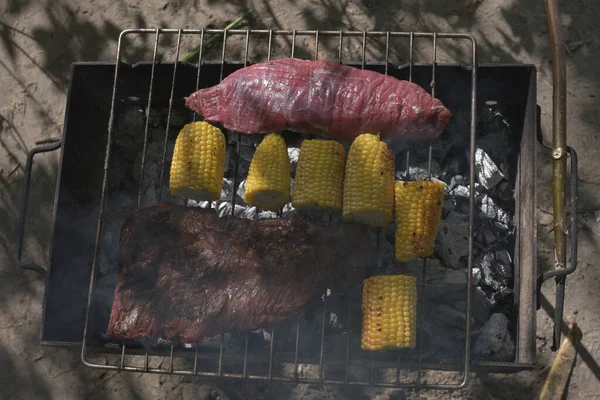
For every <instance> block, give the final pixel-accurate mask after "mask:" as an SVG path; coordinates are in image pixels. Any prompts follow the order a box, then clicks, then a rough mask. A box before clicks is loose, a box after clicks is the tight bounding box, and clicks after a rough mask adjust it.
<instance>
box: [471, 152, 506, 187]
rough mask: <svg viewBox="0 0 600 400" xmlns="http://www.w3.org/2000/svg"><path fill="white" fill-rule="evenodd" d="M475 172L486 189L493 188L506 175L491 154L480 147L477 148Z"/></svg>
mask: <svg viewBox="0 0 600 400" xmlns="http://www.w3.org/2000/svg"><path fill="white" fill-rule="evenodd" d="M475 173H476V174H477V180H478V182H479V183H480V184H481V185H482V186H483V187H485V188H486V189H491V188H493V187H495V186H496V185H497V184H499V183H500V181H502V179H504V175H503V174H502V172H501V171H500V169H499V168H498V166H497V165H496V164H495V163H494V161H492V159H491V158H490V156H489V155H488V154H487V153H486V152H485V151H483V150H482V149H480V148H477V149H476V150H475Z"/></svg>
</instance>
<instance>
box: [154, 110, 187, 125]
mask: <svg viewBox="0 0 600 400" xmlns="http://www.w3.org/2000/svg"><path fill="white" fill-rule="evenodd" d="M160 118H161V119H162V120H163V121H167V120H169V126H171V127H175V128H182V127H183V126H184V125H185V124H187V121H186V119H187V116H186V115H184V114H182V113H181V112H179V111H178V110H175V109H173V110H171V118H170V119H169V109H164V110H162V111H161V112H160Z"/></svg>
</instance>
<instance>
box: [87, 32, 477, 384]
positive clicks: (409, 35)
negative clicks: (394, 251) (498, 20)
mask: <svg viewBox="0 0 600 400" xmlns="http://www.w3.org/2000/svg"><path fill="white" fill-rule="evenodd" d="M130 34H154V39H155V40H154V49H153V59H152V70H151V75H150V82H149V94H148V107H147V109H146V121H145V129H144V143H143V149H142V161H141V170H140V187H139V191H138V206H139V205H140V204H141V196H142V189H143V186H142V185H143V180H144V167H145V161H146V160H145V158H146V149H147V144H148V143H147V142H148V129H149V119H150V108H151V107H150V106H151V104H152V91H153V87H154V76H155V75H154V73H155V66H156V64H157V55H158V42H159V38H160V36H161V35H177V48H176V54H177V56H176V60H178V59H179V51H180V46H181V38H182V35H188V34H190V35H199V36H200V46H199V53H198V65H197V76H196V89H198V88H199V86H200V74H201V69H202V65H203V64H204V60H203V57H204V55H203V51H204V42H205V35H206V34H208V35H223V45H222V48H221V61H220V75H219V78H220V79H221V80H222V79H223V77H224V74H225V72H224V71H225V64H226V63H227V62H229V60H227V57H226V55H227V53H226V52H227V38H228V36H231V35H234V36H240V35H244V36H245V52H244V56H243V65H244V66H247V65H248V59H249V57H250V52H249V42H250V36H251V35H268V52H267V59H268V60H271V58H272V54H273V53H272V52H273V49H272V48H273V36H287V37H290V36H291V56H292V57H294V55H295V47H296V39H297V37H298V36H313V37H314V38H315V51H314V59H315V60H318V58H319V41H320V37H332V36H333V37H337V38H338V42H339V47H338V54H337V58H338V61H339V62H342V59H343V40H344V37H358V38H361V39H362V49H361V56H362V57H361V61H360V67H361V69H365V68H366V66H367V61H366V49H367V39H368V38H385V65H384V68H385V73H386V74H387V73H388V68H389V62H390V59H389V52H390V46H391V40H392V39H393V38H406V39H408V41H409V53H410V54H409V63H408V64H409V65H408V74H409V76H408V78H409V80H410V81H412V79H413V67H414V39H415V38H429V39H431V40H432V42H433V62H432V79H431V93H432V95H433V96H435V82H436V79H435V78H436V63H437V59H436V58H437V41H438V39H439V38H449V39H466V40H470V41H471V43H472V64H471V68H472V70H471V83H472V91H471V130H470V146H471V149H470V154H471V157H470V158H471V165H470V167H471V171H470V184H471V187H474V181H475V173H474V152H475V150H474V149H475V127H476V82H477V73H476V72H477V68H476V43H475V40H474V39H473V38H472V37H471V36H470V35H465V34H457V33H440V34H436V33H416V32H415V33H413V32H384V31H371V32H367V31H317V30H289V31H288V30H219V29H201V30H192V29H130V30H126V31H123V32H122V33H121V36H120V37H119V42H118V46H117V59H116V61H117V62H116V65H115V80H114V84H113V96H112V103H111V113H110V119H109V129H108V144H107V148H106V157H105V166H104V178H103V185H102V195H101V202H100V211H99V216H98V225H97V232H96V243H95V247H94V258H93V262H92V271H91V276H90V289H89V293H88V307H87V312H86V325H85V327H84V335H83V346H82V353H81V356H82V360H83V362H84V364H86V365H87V366H90V367H95V368H103V369H110V370H125V371H136V372H150V373H171V374H178V375H200V376H207V377H211V376H213V377H217V376H218V377H230V378H246V379H255V380H273V381H282V382H289V381H292V380H293V381H295V382H301V383H320V384H322V383H326V384H347V385H352V386H379V387H406V388H430V389H458V388H462V387H464V386H465V385H466V383H467V378H468V377H467V375H468V371H469V367H470V331H471V323H470V316H471V309H472V304H471V301H472V299H471V298H472V296H471V281H472V275H471V274H472V264H473V222H474V221H473V219H474V217H473V213H474V195H473V193H471V194H470V199H469V212H470V214H469V258H468V277H467V280H468V282H467V285H468V289H469V290H467V322H466V339H465V359H464V363H463V365H462V370H463V380H462V381H461V382H460V383H458V384H430V383H427V384H423V383H422V382H421V380H422V379H421V378H422V369H423V358H422V357H423V354H422V353H423V340H422V338H423V319H424V312H423V307H424V296H425V291H426V290H425V289H426V286H425V285H426V284H425V281H426V270H427V260H423V271H422V274H423V275H422V276H423V280H422V283H421V298H420V301H421V305H420V308H421V312H420V313H419V314H421V319H420V325H419V330H420V344H419V354H418V364H417V366H418V368H417V378H416V380H415V381H412V382H402V381H401V369H400V367H401V365H402V362H401V356H398V357H397V358H396V362H395V364H396V371H395V372H396V373H395V382H393V383H388V382H379V381H377V380H376V374H375V365H376V363H375V354H374V353H371V361H370V364H371V365H370V367H371V369H370V377H369V378H368V379H367V380H365V381H362V380H359V381H357V380H354V379H351V378H350V373H349V371H350V360H351V357H350V356H351V353H352V351H351V335H352V331H351V328H350V327H349V328H348V336H347V341H346V351H345V359H344V360H343V361H340V362H343V368H344V378H343V380H339V379H337V380H336V379H327V378H326V377H325V346H324V341H325V323H326V317H327V304H326V303H327V300H326V299H327V296H324V297H323V299H324V304H323V314H322V321H321V324H322V326H321V338H320V354H319V376H318V379H314V378H300V377H299V373H298V366H299V360H300V357H299V350H300V347H299V345H300V336H301V332H300V331H301V329H300V323H301V322H300V321H299V320H298V321H297V323H296V338H295V351H294V355H293V360H294V361H293V365H294V369H293V377H291V378H290V377H281V376H275V375H274V370H273V363H274V359H275V357H276V353H277V352H276V351H275V343H274V337H275V330H274V329H271V339H270V342H269V357H268V359H269V367H268V375H257V374H249V373H248V364H249V335H246V336H245V346H244V357H243V372H242V373H229V372H225V371H224V364H223V362H224V359H223V351H224V335H223V334H221V335H220V336H219V356H218V367H217V370H216V371H210V372H209V371H199V367H198V359H199V356H200V352H201V350H200V345H199V344H198V343H197V344H196V346H195V348H194V363H193V368H192V369H180V368H175V367H174V365H175V364H174V357H175V356H176V355H175V343H174V342H171V344H170V351H169V355H168V359H169V367H168V369H166V370H165V369H162V368H151V367H149V352H148V351H146V352H145V353H143V354H144V366H143V367H136V366H130V365H126V362H125V356H126V354H127V348H126V346H125V345H122V346H121V357H120V361H119V362H118V364H117V365H101V364H95V363H93V362H90V361H88V360H87V343H88V336H87V335H88V328H89V327H88V324H89V316H90V312H91V311H90V309H91V299H92V293H93V291H94V287H95V279H96V275H97V272H96V268H97V264H98V258H99V249H100V238H101V232H102V226H103V217H104V208H105V202H106V201H105V200H106V192H107V179H108V178H107V177H108V168H109V165H110V162H109V161H110V152H111V151H110V147H111V143H112V134H113V130H114V111H115V104H116V92H117V82H118V72H119V64H120V60H121V50H122V42H123V40H122V39H123V37H125V36H126V35H130ZM177 66H178V62H176V63H175V64H174V66H173V77H172V81H171V92H170V98H169V108H168V116H167V128H166V131H165V142H164V147H163V159H162V165H161V166H162V170H161V173H160V179H161V183H162V179H163V177H164V167H165V162H166V149H167V147H166V146H167V139H168V135H169V125H170V123H169V122H170V118H171V112H172V104H173V96H174V89H175V84H176V75H177ZM196 118H197V115H196V114H194V115H193V119H194V121H195V120H196ZM240 142H241V134H240V133H237V144H236V146H235V150H236V151H235V152H234V153H235V154H232V155H231V156H232V157H234V160H235V162H234V168H235V175H234V178H233V181H234V182H233V185H234V186H233V188H234V190H233V193H232V199H231V202H232V214H233V213H234V210H235V202H236V200H235V197H236V188H237V186H238V182H237V175H238V171H239V170H238V166H239V156H240ZM431 156H432V148H431V147H429V157H428V171H429V176H430V177H431V163H432V158H431ZM409 157H410V154H409V153H408V152H407V171H406V179H409V178H410V177H409V172H410V171H409V168H408V167H409V165H410V158H409ZM162 191H163V189H162V185H161V188H160V195H159V198H161V197H162ZM186 203H187V199H186ZM258 211H259V210H258V209H256V217H257V216H258ZM278 215H280V216H281V210H279V212H278ZM329 219H330V220H331V216H330V218H329ZM378 247H379V245H378ZM351 305H352V302H351V299H350V296H348V321H347V322H348V324H349V321H350V319H351V317H352V315H351V311H352V306H351ZM165 357H166V355H165ZM429 368H431V366H430V367H429Z"/></svg>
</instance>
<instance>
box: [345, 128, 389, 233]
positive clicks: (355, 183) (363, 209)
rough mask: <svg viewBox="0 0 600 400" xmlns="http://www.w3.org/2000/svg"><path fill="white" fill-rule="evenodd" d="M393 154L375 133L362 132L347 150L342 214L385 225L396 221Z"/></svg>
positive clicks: (347, 217) (363, 221)
mask: <svg viewBox="0 0 600 400" xmlns="http://www.w3.org/2000/svg"><path fill="white" fill-rule="evenodd" d="M393 211H394V155H393V154H392V151H391V150H390V148H389V147H388V146H387V144H385V143H384V142H382V141H381V140H379V137H377V136H376V135H371V134H369V133H364V134H362V135H359V136H358V137H357V138H356V139H355V140H354V142H353V143H352V146H351V147H350V151H349V152H348V161H347V162H346V176H345V178H344V205H343V216H344V219H345V220H347V221H355V222H360V223H363V224H366V225H371V226H379V227H385V226H387V225H388V224H389V223H390V222H392V220H393Z"/></svg>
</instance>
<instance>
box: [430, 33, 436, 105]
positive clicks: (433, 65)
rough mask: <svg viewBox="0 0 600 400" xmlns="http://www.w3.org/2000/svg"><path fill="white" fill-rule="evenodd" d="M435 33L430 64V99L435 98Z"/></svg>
mask: <svg viewBox="0 0 600 400" xmlns="http://www.w3.org/2000/svg"><path fill="white" fill-rule="evenodd" d="M436 58H437V33H434V34H433V61H432V63H431V83H430V85H431V97H435V65H436V64H437V61H436Z"/></svg>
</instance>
